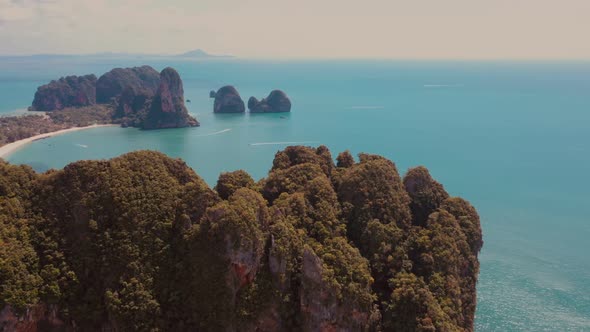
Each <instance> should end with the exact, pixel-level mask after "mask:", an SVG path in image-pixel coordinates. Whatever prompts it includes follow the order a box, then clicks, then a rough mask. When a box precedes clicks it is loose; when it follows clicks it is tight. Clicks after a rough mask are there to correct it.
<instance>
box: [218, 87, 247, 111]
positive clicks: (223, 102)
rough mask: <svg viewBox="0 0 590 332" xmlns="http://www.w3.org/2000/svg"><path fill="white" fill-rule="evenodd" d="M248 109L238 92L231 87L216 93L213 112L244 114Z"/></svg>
mask: <svg viewBox="0 0 590 332" xmlns="http://www.w3.org/2000/svg"><path fill="white" fill-rule="evenodd" d="M245 111H246V107H245V106H244V101H243V100H242V97H240V94H239V93H238V90H236V88H234V87H233V86H231V85H226V86H224V87H222V88H221V89H219V90H217V93H215V103H214V105H213V112H215V113H244V112H245Z"/></svg>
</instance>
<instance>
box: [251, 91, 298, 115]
mask: <svg viewBox="0 0 590 332" xmlns="http://www.w3.org/2000/svg"><path fill="white" fill-rule="evenodd" d="M248 109H249V110H250V112H251V113H281V112H290V111H291V100H290V99H289V97H287V94H286V93H284V92H283V91H281V90H273V91H272V92H271V93H270V94H269V95H268V97H266V98H263V99H262V100H261V101H258V99H256V97H250V99H249V100H248Z"/></svg>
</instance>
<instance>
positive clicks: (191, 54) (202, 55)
mask: <svg viewBox="0 0 590 332" xmlns="http://www.w3.org/2000/svg"><path fill="white" fill-rule="evenodd" d="M176 57H178V58H195V59H206V58H234V56H233V55H214V54H209V53H207V52H205V51H203V50H201V49H196V50H193V51H188V52H185V53H182V54H178V55H176Z"/></svg>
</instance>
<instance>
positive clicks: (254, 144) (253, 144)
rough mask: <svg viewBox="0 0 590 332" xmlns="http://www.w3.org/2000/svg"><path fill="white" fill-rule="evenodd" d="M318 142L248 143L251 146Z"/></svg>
mask: <svg viewBox="0 0 590 332" xmlns="http://www.w3.org/2000/svg"><path fill="white" fill-rule="evenodd" d="M314 143H319V142H318V141H300V142H260V143H250V144H248V145H251V146H259V145H289V144H314Z"/></svg>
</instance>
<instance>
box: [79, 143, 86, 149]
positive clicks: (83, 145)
mask: <svg viewBox="0 0 590 332" xmlns="http://www.w3.org/2000/svg"><path fill="white" fill-rule="evenodd" d="M76 146H79V147H81V148H84V149H88V145H86V144H76Z"/></svg>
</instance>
